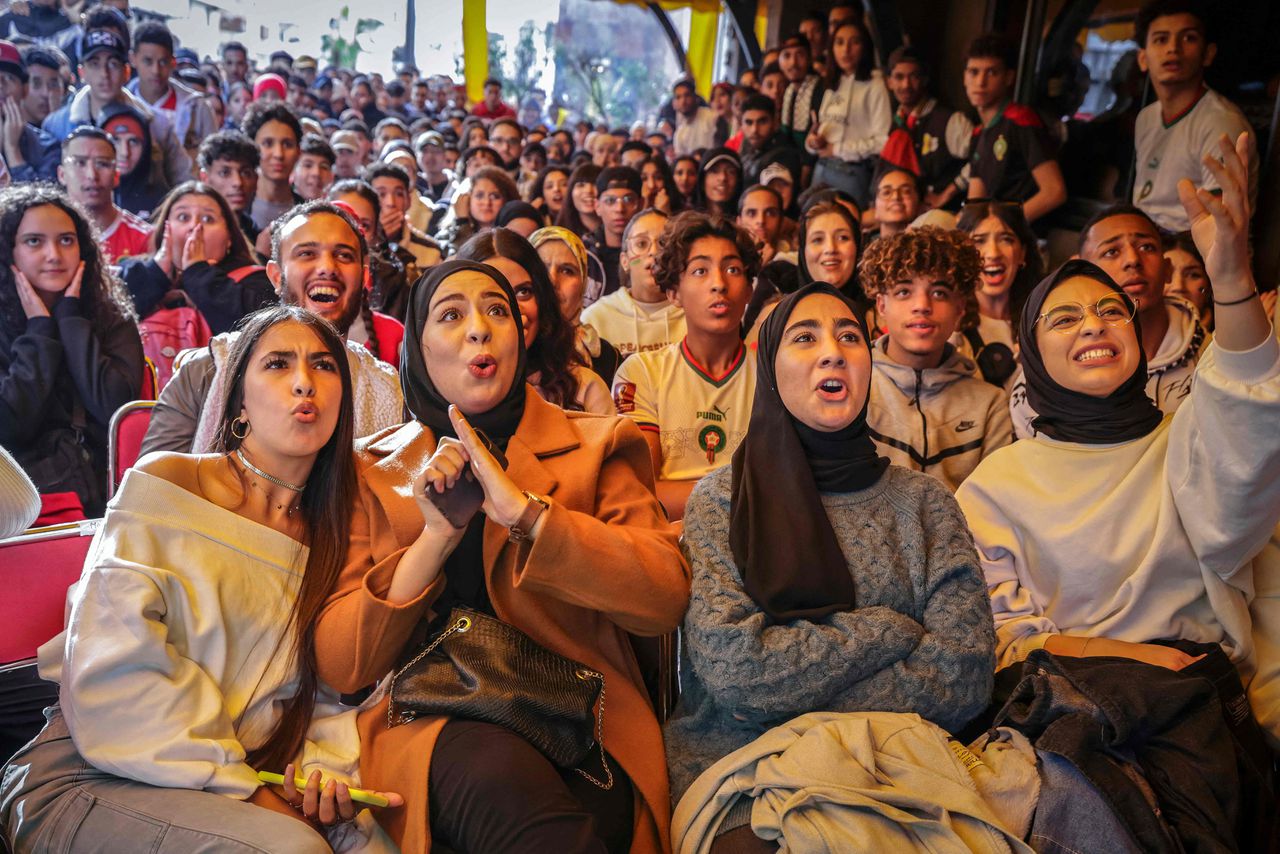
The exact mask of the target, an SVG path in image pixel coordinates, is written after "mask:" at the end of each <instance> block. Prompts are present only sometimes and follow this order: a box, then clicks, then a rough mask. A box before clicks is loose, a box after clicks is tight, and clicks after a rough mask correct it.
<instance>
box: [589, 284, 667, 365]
mask: <svg viewBox="0 0 1280 854" xmlns="http://www.w3.org/2000/svg"><path fill="white" fill-rule="evenodd" d="M582 322H583V323H584V324H589V325H591V326H594V327H595V329H596V331H597V332H599V333H600V337H601V338H603V339H604V340H606V341H608V342H609V343H610V344H612V345H613V346H614V347H616V348H617V350H618V353H619V354H620V355H621V356H622V357H623V358H625V357H627V356H630V355H631V354H632V353H645V352H649V351H651V350H661V349H662V348H663V347H667V346H669V345H671V344H674V343H676V342H678V341H681V340H683V339H684V333H685V323H684V309H682V308H680V307H679V306H677V305H675V304H674V303H672V302H670V301H667V302H661V303H641V302H636V300H634V299H632V298H631V292H630V291H629V290H627V289H626V288H619V289H618V290H616V291H614V292H613V293H611V294H608V295H607V296H603V297H601V298H600V299H598V300H596V301H595V302H593V303H592V304H591V305H589V306H587V307H586V308H585V309H583V311H582Z"/></svg>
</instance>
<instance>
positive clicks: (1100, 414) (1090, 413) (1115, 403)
mask: <svg viewBox="0 0 1280 854" xmlns="http://www.w3.org/2000/svg"><path fill="white" fill-rule="evenodd" d="M1077 276H1083V277H1085V278H1087V279H1093V280H1094V281H1095V282H1101V283H1102V284H1104V285H1106V286H1107V287H1108V288H1110V289H1111V290H1113V291H1115V292H1116V293H1117V294H1119V295H1120V296H1122V297H1123V298H1124V299H1125V300H1130V297H1129V295H1128V294H1126V293H1125V292H1124V288H1121V287H1120V286H1119V285H1117V284H1116V283H1115V282H1114V281H1113V280H1112V279H1111V277H1110V276H1108V275H1107V274H1106V272H1105V271H1104V270H1103V269H1102V268H1101V267H1099V266H1097V265H1096V264H1092V263H1090V262H1089V261H1082V260H1079V259H1076V260H1072V261H1068V262H1067V263H1065V264H1063V265H1062V266H1061V267H1059V268H1058V269H1057V270H1055V271H1054V272H1052V273H1050V274H1049V275H1048V276H1046V277H1045V278H1044V279H1043V280H1041V282H1040V284H1038V285H1036V287H1035V289H1034V290H1033V291H1032V292H1031V295H1030V296H1028V297H1027V302H1026V305H1025V306H1024V307H1023V309H1022V315H1021V317H1020V318H1019V319H1018V335H1019V340H1020V341H1021V342H1022V371H1023V373H1024V374H1025V375H1026V380H1027V403H1029V404H1030V405H1031V408H1032V409H1034V410H1035V411H1036V418H1035V419H1033V420H1032V422H1031V426H1032V427H1034V428H1035V429H1036V430H1038V431H1039V432H1041V433H1044V434H1045V435H1046V436H1048V437H1049V438H1050V439H1057V440H1059V441H1062V442H1079V443H1081V444H1085V445H1108V444H1114V443H1117V442H1128V441H1130V440H1133V439H1139V438H1141V437H1143V436H1145V435H1147V434H1148V433H1150V432H1151V431H1152V430H1154V429H1155V428H1156V426H1157V425H1159V423H1160V421H1161V419H1162V418H1163V417H1164V416H1163V415H1162V413H1161V412H1160V409H1159V407H1157V406H1156V405H1155V403H1153V402H1152V401H1151V398H1149V397H1147V391H1146V388H1147V357H1146V355H1145V354H1144V353H1143V352H1142V344H1141V342H1142V327H1141V326H1140V325H1139V321H1138V316H1137V315H1136V314H1135V315H1134V317H1133V334H1134V338H1135V339H1136V342H1137V344H1136V346H1137V348H1138V365H1137V367H1135V368H1134V370H1133V374H1132V375H1130V377H1129V378H1128V379H1127V380H1125V381H1124V382H1123V383H1121V384H1120V387H1119V388H1117V389H1116V390H1115V391H1113V392H1111V394H1109V395H1107V396H1106V397H1094V396H1093V395H1089V394H1084V393H1082V392H1078V391H1071V390H1070V389H1067V388H1064V387H1063V386H1061V385H1059V384H1058V383H1057V382H1055V381H1054V379H1053V377H1051V376H1049V371H1048V370H1046V368H1045V366H1044V359H1043V358H1041V355H1040V342H1039V340H1038V339H1037V337H1036V336H1037V334H1038V333H1039V334H1046V335H1049V334H1056V333H1050V332H1044V331H1043V330H1042V329H1040V328H1038V322H1039V318H1040V314H1041V312H1043V310H1044V303H1045V300H1047V299H1048V298H1049V294H1050V293H1052V292H1053V289H1054V288H1056V287H1057V286H1058V285H1060V284H1062V283H1063V282H1065V281H1066V280H1067V279H1072V278H1075V277H1077Z"/></svg>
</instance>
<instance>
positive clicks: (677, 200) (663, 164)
mask: <svg viewBox="0 0 1280 854" xmlns="http://www.w3.org/2000/svg"><path fill="white" fill-rule="evenodd" d="M650 164H653V167H654V168H655V169H657V170H658V176H659V177H661V178H662V186H663V188H664V189H665V190H666V191H667V198H668V199H670V200H671V210H669V211H667V215H668V216H675V215H676V214H678V213H680V211H682V210H684V208H685V198H684V193H681V192H680V188H679V187H677V186H676V177H675V175H674V174H672V172H671V167H670V166H668V165H667V160H666V158H665V157H662V156H660V155H657V154H650V155H649V156H648V157H646V158H645V159H644V162H643V163H641V164H640V169H639V172H640V179H641V180H642V181H643V180H644V167H646V166H648V165H650ZM644 201H645V204H648V203H649V200H648V199H645V200H644Z"/></svg>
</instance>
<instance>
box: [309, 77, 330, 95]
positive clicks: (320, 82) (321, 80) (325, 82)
mask: <svg viewBox="0 0 1280 854" xmlns="http://www.w3.org/2000/svg"><path fill="white" fill-rule="evenodd" d="M332 87H333V78H332V77H330V76H329V75H328V74H321V75H319V76H317V77H316V82H315V83H313V84H312V85H311V88H312V89H315V90H316V91H317V92H321V91H324V90H325V89H329V88H332Z"/></svg>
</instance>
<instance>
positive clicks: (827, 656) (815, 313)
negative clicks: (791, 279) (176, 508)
mask: <svg viewBox="0 0 1280 854" xmlns="http://www.w3.org/2000/svg"><path fill="white" fill-rule="evenodd" d="M757 370H758V372H759V378H758V380H757V383H756V392H755V401H754V404H753V408H752V410H751V426H750V429H749V430H748V431H747V437H746V439H745V440H744V441H743V442H742V444H741V445H739V447H738V450H737V451H736V452H735V453H734V455H733V464H732V465H731V466H727V467H725V468H721V469H719V470H717V471H715V472H712V473H711V474H709V475H707V476H706V477H704V478H703V479H702V480H701V481H700V482H699V483H698V485H697V487H695V488H694V491H693V494H692V495H691V496H690V498H689V502H688V504H687V506H686V508H685V517H684V537H683V542H684V548H685V553H686V556H687V557H688V558H689V563H690V566H691V567H692V569H693V593H692V598H691V601H690V605H689V612H688V614H687V615H686V616H685V621H684V633H683V635H682V638H683V643H682V650H683V658H682V660H681V688H682V692H681V697H680V702H679V704H678V705H677V706H676V710H675V712H674V713H673V715H672V718H671V720H670V721H669V722H668V723H667V725H666V728H665V732H664V735H665V738H666V747H667V761H668V764H669V766H670V769H671V783H672V794H673V797H674V798H677V799H678V798H679V797H680V796H681V795H682V794H683V793H684V792H685V791H686V790H687V789H688V788H689V786H690V784H692V783H693V781H694V780H695V778H697V777H698V776H699V775H700V774H702V772H703V771H705V770H706V769H708V768H709V767H710V766H711V765H712V764H714V763H715V762H716V761H717V760H719V759H721V758H722V757H725V756H727V755H729V754H730V753H733V752H734V751H736V750H738V749H739V748H741V747H744V746H745V745H747V744H749V743H751V742H752V741H754V740H755V739H756V738H758V737H759V736H760V735H762V734H763V733H764V732H765V731H766V730H768V729H769V728H771V727H773V726H776V725H779V724H782V723H784V722H786V721H788V720H790V719H792V718H794V717H796V716H798V715H802V714H805V713H807V712H813V711H831V712H852V711H893V712H915V713H916V714H919V715H920V716H921V717H923V718H925V719H927V720H930V721H932V722H934V723H936V724H938V725H940V726H942V727H943V728H945V729H948V730H954V729H958V728H959V727H961V726H963V725H964V724H965V723H966V722H967V721H968V720H969V719H970V718H972V717H973V716H975V715H977V714H978V713H979V712H981V711H982V710H983V708H984V707H985V706H986V704H987V702H988V699H989V697H990V692H991V683H992V673H993V665H994V654H993V650H994V645H995V639H994V632H993V630H992V624H991V613H990V609H989V607H988V604H987V600H986V597H985V595H984V593H983V584H982V574H981V570H980V568H979V566H978V557H977V555H976V554H975V553H974V550H973V544H972V541H971V540H970V538H969V535H968V532H967V531H966V529H965V522H964V517H963V516H962V515H961V513H960V508H959V507H957V506H956V503H955V500H954V499H953V498H952V497H951V494H950V493H949V492H948V491H947V489H946V487H945V486H943V485H942V484H941V483H939V482H938V481H936V480H935V479H933V478H931V477H929V476H928V475H922V474H920V473H918V472H913V471H909V470H907V469H904V468H899V467H897V466H890V465H889V461H888V460H886V459H885V458H883V457H881V456H879V455H878V454H877V453H876V448H875V445H874V443H873V442H872V439H871V435H870V432H869V428H868V427H867V403H868V390H869V389H870V385H871V350H870V345H869V343H868V339H867V335H866V333H865V331H864V329H863V327H862V324H861V320H860V319H859V317H858V310H857V307H856V306H855V305H854V304H853V302H852V301H851V300H849V299H848V298H847V297H845V296H844V295H843V294H842V293H841V292H840V291H839V290H838V289H836V288H835V287H832V286H831V285H829V284H825V283H813V284H810V285H807V286H806V287H803V288H801V289H800V290H799V291H796V292H795V293H793V294H791V295H789V296H787V297H786V298H784V299H783V300H782V301H781V302H780V303H778V307H777V309H776V310H775V311H774V312H773V313H772V314H771V315H770V316H769V318H768V320H766V321H765V323H764V327H763V329H762V331H761V333H760V344H759V356H758V366H757ZM734 815H737V816H738V818H737V819H736V820H734V819H733V818H732V817H731V819H730V820H729V821H727V822H725V823H724V824H723V825H722V826H721V828H720V830H721V831H722V832H724V833H726V834H727V833H729V832H733V831H735V829H737V828H740V829H737V831H736V832H737V834H738V835H739V836H741V837H743V838H742V839H740V840H738V841H740V842H746V843H750V842H751V841H752V838H753V837H752V835H751V830H750V827H743V825H746V824H747V823H748V821H749V818H750V811H749V810H747V811H742V810H735V811H734ZM721 838H723V837H721ZM728 841H729V840H726V844H727V843H728ZM712 850H713V851H714V850H716V848H715V847H714V846H713V847H712ZM741 850H755V849H754V848H752V847H747V848H744V849H741Z"/></svg>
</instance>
